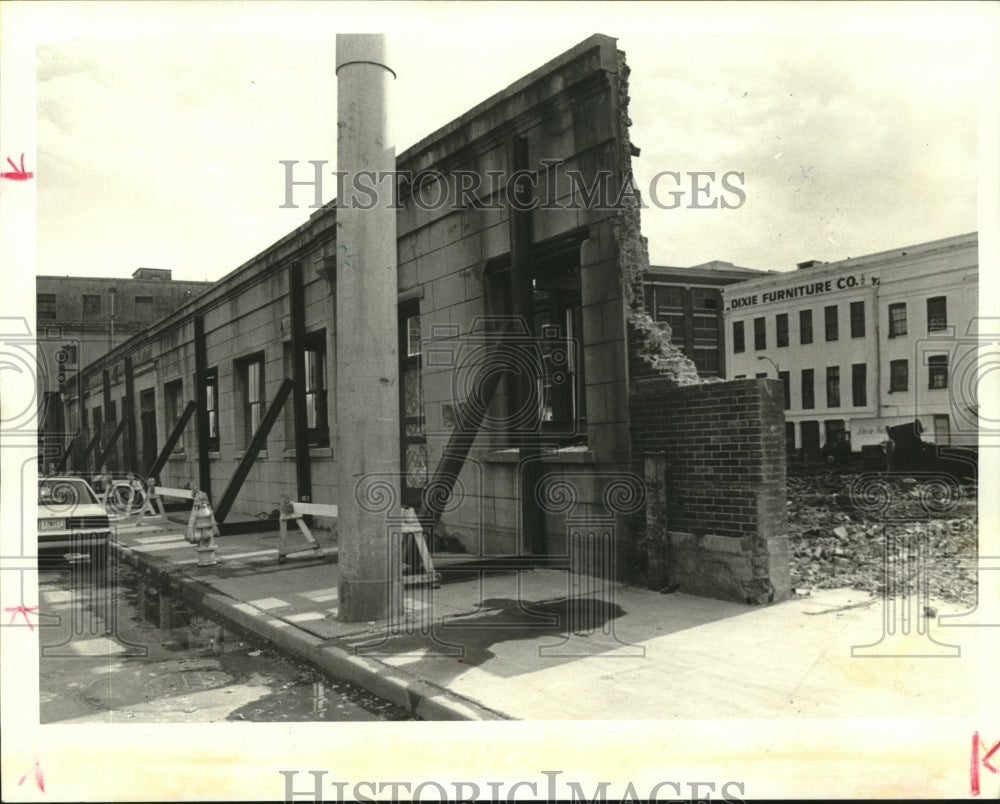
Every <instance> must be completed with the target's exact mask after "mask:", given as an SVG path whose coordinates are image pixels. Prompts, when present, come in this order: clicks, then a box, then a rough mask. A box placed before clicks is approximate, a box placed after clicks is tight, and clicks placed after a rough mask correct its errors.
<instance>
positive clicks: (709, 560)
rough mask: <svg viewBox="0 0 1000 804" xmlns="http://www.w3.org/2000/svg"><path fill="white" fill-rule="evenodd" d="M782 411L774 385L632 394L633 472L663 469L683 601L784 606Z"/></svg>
mask: <svg viewBox="0 0 1000 804" xmlns="http://www.w3.org/2000/svg"><path fill="white" fill-rule="evenodd" d="M782 402H783V399H782V388H781V384H780V383H779V382H778V381H777V380H732V381H728V382H720V383H710V384H706V385H697V386H688V387H683V388H678V387H675V386H673V385H671V384H670V382H669V381H667V380H665V379H644V380H639V381H637V382H635V383H634V384H633V393H632V395H631V399H630V412H631V438H632V450H633V457H634V461H635V466H636V470H637V471H638V472H640V473H642V472H644V461H645V459H646V458H649V457H656V456H662V458H663V460H664V461H665V464H666V473H665V477H666V482H665V488H664V490H663V493H664V503H665V515H666V528H667V530H668V532H669V541H670V549H671V551H672V553H673V561H672V567H671V568H669V569H668V572H669V573H670V575H671V578H670V580H671V581H672V582H676V583H679V584H680V585H681V588H682V589H684V590H685V591H691V592H694V593H696V594H708V595H710V596H712V597H722V598H726V599H737V600H745V601H748V602H758V603H759V602H770V601H773V600H781V599H784V598H787V597H788V595H789V593H790V581H789V571H788V545H787V541H788V538H787V530H788V521H787V511H786V485H785V451H784V440H785V436H784V412H783V410H782Z"/></svg>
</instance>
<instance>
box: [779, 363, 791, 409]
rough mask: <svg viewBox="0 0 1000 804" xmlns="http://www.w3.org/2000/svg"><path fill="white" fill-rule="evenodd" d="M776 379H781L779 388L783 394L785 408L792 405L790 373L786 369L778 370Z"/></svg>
mask: <svg viewBox="0 0 1000 804" xmlns="http://www.w3.org/2000/svg"><path fill="white" fill-rule="evenodd" d="M778 379H779V380H781V389H782V391H784V394H785V410H788V409H789V408H791V407H792V379H791V373H790V372H787V371H779V372H778Z"/></svg>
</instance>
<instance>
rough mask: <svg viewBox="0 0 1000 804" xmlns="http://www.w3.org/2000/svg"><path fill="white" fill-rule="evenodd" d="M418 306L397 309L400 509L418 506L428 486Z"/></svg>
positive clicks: (412, 304) (415, 301) (408, 303)
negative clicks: (401, 504)
mask: <svg viewBox="0 0 1000 804" xmlns="http://www.w3.org/2000/svg"><path fill="white" fill-rule="evenodd" d="M420 342H421V329H420V307H419V302H418V301H417V300H416V299H414V300H411V301H407V302H404V303H403V304H401V305H400V306H399V375H400V398H399V403H400V407H399V409H400V425H401V432H400V445H401V450H400V463H401V465H402V468H403V474H402V477H401V482H400V491H401V492H402V497H403V505H407V506H409V505H419V504H420V499H421V494H422V492H423V489H424V487H426V485H427V482H428V471H429V467H428V465H427V463H428V457H427V433H426V428H425V419H424V396H423V373H422V371H421V368H422V359H421V349H420Z"/></svg>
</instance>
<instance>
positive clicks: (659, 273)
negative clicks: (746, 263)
mask: <svg viewBox="0 0 1000 804" xmlns="http://www.w3.org/2000/svg"><path fill="white" fill-rule="evenodd" d="M764 273H765V272H764V271H758V270H756V269H753V268H741V267H739V266H737V265H733V264H732V263H731V262H723V261H721V260H713V261H712V262H706V263H702V264H701V265H694V266H692V267H690V268H672V267H667V266H663V265H653V266H650V269H649V271H648V272H647V273H646V278H645V281H644V282H643V293H644V296H645V304H646V312H647V313H649V315H650V316H651V317H652V319H653V320H654V321H666V322H667V323H668V324H669V325H670V329H671V338H670V342H671V343H672V344H674V345H675V346H677V347H679V348H680V350H681V351H682V352H683V353H684V354H685V355H686V356H687V357H689V358H690V359H691V360H692V361H693V362H694V364H695V366H697V368H698V375H699V376H700V377H705V378H708V377H725V376H726V348H725V343H726V328H725V321H724V316H723V304H722V288H723V287H725V286H726V285H731V284H734V283H736V282H745V281H747V280H748V279H751V278H754V277H758V276H761V275H762V274H764Z"/></svg>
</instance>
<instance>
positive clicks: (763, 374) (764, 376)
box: [754, 371, 767, 380]
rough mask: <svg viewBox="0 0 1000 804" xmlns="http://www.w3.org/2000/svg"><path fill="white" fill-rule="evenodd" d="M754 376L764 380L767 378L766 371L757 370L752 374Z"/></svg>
mask: <svg viewBox="0 0 1000 804" xmlns="http://www.w3.org/2000/svg"><path fill="white" fill-rule="evenodd" d="M754 376H756V378H757V379H758V380H766V379H767V372H766V371H758V372H757V374H756V375H754Z"/></svg>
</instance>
